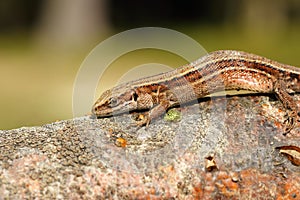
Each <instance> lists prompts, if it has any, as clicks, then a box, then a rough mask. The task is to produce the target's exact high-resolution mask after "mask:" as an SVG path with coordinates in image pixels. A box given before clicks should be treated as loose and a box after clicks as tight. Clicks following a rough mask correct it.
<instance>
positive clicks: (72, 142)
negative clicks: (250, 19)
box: [0, 95, 300, 199]
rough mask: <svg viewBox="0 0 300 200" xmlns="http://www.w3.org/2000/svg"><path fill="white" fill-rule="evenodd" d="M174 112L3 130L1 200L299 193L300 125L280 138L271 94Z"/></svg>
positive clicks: (279, 116)
mask: <svg viewBox="0 0 300 200" xmlns="http://www.w3.org/2000/svg"><path fill="white" fill-rule="evenodd" d="M294 98H295V100H297V102H300V101H299V99H300V95H294ZM298 106H300V103H298ZM175 110H177V111H179V112H180V115H181V116H180V119H179V120H174V121H172V120H168V118H165V119H164V118H163V117H162V118H159V119H157V120H155V121H153V122H152V123H151V124H150V125H149V126H148V127H135V126H132V122H133V119H132V116H133V115H136V114H124V115H120V116H115V117H111V118H103V119H93V118H92V117H90V116H86V117H81V118H76V119H71V120H65V121H59V122H55V123H52V124H47V125H44V126H41V127H24V128H19V129H15V130H8V131H0V197H1V198H0V199H2V198H3V199H6V198H8V199H34V198H35V199H54V198H56V199H300V166H299V164H300V156H299V155H300V150H299V147H300V129H299V123H298V122H297V124H296V127H294V128H293V130H292V131H291V132H290V133H288V134H287V135H283V132H284V131H283V130H284V128H285V127H284V123H283V122H284V120H285V117H286V116H285V114H286V112H285V109H284V108H283V107H282V104H281V103H280V102H278V101H277V100H276V98H275V97H274V96H272V95H271V96H261V95H248V96H247V95H244V96H232V97H227V98H225V97H215V98H212V99H203V100H201V102H199V103H191V104H189V105H185V106H181V107H179V108H175Z"/></svg>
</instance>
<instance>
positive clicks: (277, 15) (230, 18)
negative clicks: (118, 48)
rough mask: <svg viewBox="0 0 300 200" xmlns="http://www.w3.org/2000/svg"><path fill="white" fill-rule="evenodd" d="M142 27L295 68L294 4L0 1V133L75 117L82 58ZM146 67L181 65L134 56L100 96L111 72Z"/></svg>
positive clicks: (145, 53) (144, 53) (278, 0)
mask: <svg viewBox="0 0 300 200" xmlns="http://www.w3.org/2000/svg"><path fill="white" fill-rule="evenodd" d="M144 26H155V27H164V28H170V29H174V30H177V31H180V32H182V33H184V34H187V35H188V36H190V37H192V38H193V39H195V40H197V41H198V42H199V43H200V44H201V45H202V46H203V47H204V48H205V49H206V50H207V51H214V50H219V49H236V50H244V51H247V52H252V53H256V54H259V55H263V56H265V57H269V58H272V59H274V60H277V61H280V62H283V63H287V64H291V65H294V66H300V37H299V36H300V1H299V0H212V1H197V0H195V1H192V0H186V1H181V0H165V1H161V0H152V1H143V0H122V1H120V0H119V1H118V0H26V1H18V0H10V1H6V0H0V69H1V73H0V92H1V100H0V110H1V112H0V129H12V128H17V127H21V126H33V125H42V124H45V123H49V122H53V121H55V120H61V119H68V118H72V90H73V83H74V80H75V78H76V73H77V70H78V69H79V67H80V65H81V63H82V62H83V60H84V58H85V57H86V56H87V54H88V53H89V52H90V51H91V50H92V49H93V48H94V47H95V46H96V45H97V44H98V43H100V42H101V41H103V40H104V39H106V38H108V37H109V36H111V35H114V34H116V33H119V32H121V31H124V30H127V29H131V28H137V27H144ZM149 62H159V63H163V64H166V65H169V66H172V67H178V66H180V65H182V64H185V61H183V60H182V59H180V58H178V57H176V56H174V55H172V54H170V53H167V52H163V51H159V50H139V51H135V52H131V53H129V54H127V55H125V56H122V57H120V59H118V60H117V61H116V62H114V63H113V64H112V65H114V67H112V68H113V69H115V72H107V75H106V77H107V78H106V79H105V78H104V79H103V80H101V81H100V83H99V89H98V90H97V93H98V94H100V93H101V92H102V91H103V90H104V89H107V88H109V87H110V86H112V84H113V81H112V80H111V79H117V78H118V77H115V76H114V77H113V76H112V75H111V74H109V73H115V74H116V72H118V71H119V70H118V69H130V68H132V67H134V66H136V65H139V64H142V63H149ZM121 75H122V74H119V75H118V76H121ZM111 77H113V78H111ZM87 114H88V113H87Z"/></svg>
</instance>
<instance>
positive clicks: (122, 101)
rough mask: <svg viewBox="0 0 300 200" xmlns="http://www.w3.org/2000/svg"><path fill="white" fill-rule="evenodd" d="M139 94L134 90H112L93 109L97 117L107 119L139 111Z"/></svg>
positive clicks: (106, 92) (105, 93)
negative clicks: (115, 115)
mask: <svg viewBox="0 0 300 200" xmlns="http://www.w3.org/2000/svg"><path fill="white" fill-rule="evenodd" d="M137 98H138V96H137V94H136V92H135V91H134V90H133V89H126V90H124V88H123V89H118V88H114V89H110V90H107V91H105V92H104V93H103V94H102V95H101V96H100V97H99V99H98V100H97V101H96V102H95V104H94V105H93V107H92V113H93V114H94V115H96V116H97V117H107V116H112V115H113V114H120V113H125V112H129V111H132V110H135V109H137Z"/></svg>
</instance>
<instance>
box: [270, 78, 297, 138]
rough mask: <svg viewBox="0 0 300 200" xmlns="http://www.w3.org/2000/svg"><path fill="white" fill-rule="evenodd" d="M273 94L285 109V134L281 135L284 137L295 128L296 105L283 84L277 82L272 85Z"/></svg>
mask: <svg viewBox="0 0 300 200" xmlns="http://www.w3.org/2000/svg"><path fill="white" fill-rule="evenodd" d="M274 92H275V94H276V96H277V98H278V99H279V100H280V101H281V102H282V104H283V106H284V107H285V108H286V109H287V116H288V117H287V119H286V120H285V122H284V123H285V124H286V127H285V132H284V133H283V134H284V135H286V134H287V133H289V132H290V131H291V130H292V129H293V128H294V126H295V124H296V120H297V116H298V112H297V110H298V109H297V105H296V102H295V101H294V99H293V97H292V96H291V95H290V94H289V93H288V92H287V88H286V86H285V84H284V83H283V82H282V81H280V80H278V81H276V82H275V84H274Z"/></svg>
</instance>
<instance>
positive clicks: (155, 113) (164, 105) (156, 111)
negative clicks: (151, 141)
mask: <svg viewBox="0 0 300 200" xmlns="http://www.w3.org/2000/svg"><path fill="white" fill-rule="evenodd" d="M169 107H170V103H169V101H167V100H164V101H161V102H160V103H159V104H157V105H156V106H154V107H153V108H152V109H151V110H150V111H148V112H146V113H145V114H144V115H143V117H142V118H141V119H139V121H137V125H138V126H143V125H146V126H148V125H149V123H150V122H151V121H152V120H153V119H156V118H158V117H159V116H161V115H163V114H164V113H165V112H166V110H167V109H168V108H169Z"/></svg>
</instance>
